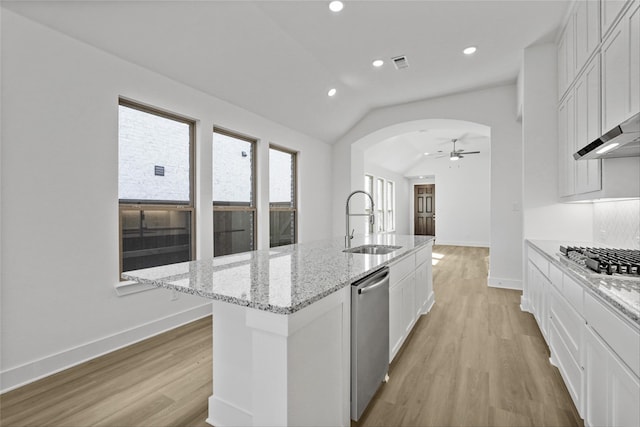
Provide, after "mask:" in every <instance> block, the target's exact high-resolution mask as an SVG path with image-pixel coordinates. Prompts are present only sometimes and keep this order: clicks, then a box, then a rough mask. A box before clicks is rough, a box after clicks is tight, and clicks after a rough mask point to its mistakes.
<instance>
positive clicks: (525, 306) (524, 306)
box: [520, 293, 533, 314]
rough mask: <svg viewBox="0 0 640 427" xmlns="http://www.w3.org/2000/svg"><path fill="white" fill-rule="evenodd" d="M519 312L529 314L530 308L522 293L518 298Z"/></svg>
mask: <svg viewBox="0 0 640 427" xmlns="http://www.w3.org/2000/svg"><path fill="white" fill-rule="evenodd" d="M520 311H526V312H527V313H531V306H530V305H529V299H528V298H526V297H525V296H524V293H523V294H522V296H521V297H520ZM532 314H533V313H532Z"/></svg>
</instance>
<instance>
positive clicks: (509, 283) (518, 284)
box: [487, 276, 522, 291]
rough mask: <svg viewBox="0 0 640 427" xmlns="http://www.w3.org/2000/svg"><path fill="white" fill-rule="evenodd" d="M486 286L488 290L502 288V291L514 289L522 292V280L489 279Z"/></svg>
mask: <svg viewBox="0 0 640 427" xmlns="http://www.w3.org/2000/svg"><path fill="white" fill-rule="evenodd" d="M487 284H488V285H489V287H490V288H503V289H515V290H518V291H521V290H522V280H516V279H502V278H500V277H491V276H489V278H488V279H487Z"/></svg>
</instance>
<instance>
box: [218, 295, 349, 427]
mask: <svg viewBox="0 0 640 427" xmlns="http://www.w3.org/2000/svg"><path fill="white" fill-rule="evenodd" d="M349 291H350V289H349V287H345V288H343V289H341V290H339V291H337V292H334V293H333V294H331V295H329V296H327V297H325V298H323V299H321V300H319V301H317V302H315V303H313V304H311V305H310V306H308V307H305V308H303V309H302V310H300V311H297V312H296V313H294V314H291V315H281V314H275V313H270V312H266V311H261V310H256V309H252V308H246V307H239V306H233V305H230V304H227V303H221V302H216V303H214V306H213V319H214V330H213V335H214V336H213V346H214V361H213V384H214V387H213V388H214V394H213V396H211V398H210V399H209V418H208V419H207V422H208V423H210V424H212V425H215V426H217V427H222V426H230V425H243V426H249V425H255V426H257V425H299V426H304V425H309V426H311V425H313V426H323V425H327V426H329V425H330V426H340V425H342V426H348V425H349V424H350V420H349V403H350V402H349V387H350V384H349V380H350V325H351V322H350V316H351V306H350V292H349ZM218 334H219V335H220V338H219V339H218V337H217V335H218ZM234 336H235V338H234ZM238 352H242V353H241V354H240V353H238ZM218 354H219V355H220V356H218V358H219V360H218V361H217V360H216V355H218ZM234 378H235V381H234Z"/></svg>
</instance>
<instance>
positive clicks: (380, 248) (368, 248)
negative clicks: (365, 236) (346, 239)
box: [342, 245, 402, 255]
mask: <svg viewBox="0 0 640 427" xmlns="http://www.w3.org/2000/svg"><path fill="white" fill-rule="evenodd" d="M400 248H402V246H391V245H362V246H357V247H355V248H351V249H345V250H344V251H342V252H348V253H350V254H366V255H385V254H388V253H390V252H393V251H395V250H398V249H400Z"/></svg>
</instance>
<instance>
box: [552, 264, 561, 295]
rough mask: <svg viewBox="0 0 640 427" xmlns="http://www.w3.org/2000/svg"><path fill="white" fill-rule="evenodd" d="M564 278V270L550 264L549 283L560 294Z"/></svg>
mask: <svg viewBox="0 0 640 427" xmlns="http://www.w3.org/2000/svg"><path fill="white" fill-rule="evenodd" d="M562 276H563V274H562V270H560V269H559V268H558V267H556V266H555V265H553V264H549V281H550V282H551V284H552V285H553V286H555V287H556V289H558V290H559V291H560V292H562Z"/></svg>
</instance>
